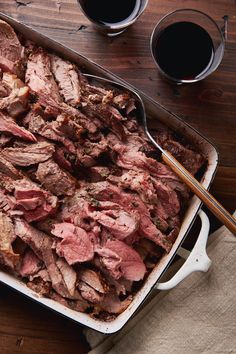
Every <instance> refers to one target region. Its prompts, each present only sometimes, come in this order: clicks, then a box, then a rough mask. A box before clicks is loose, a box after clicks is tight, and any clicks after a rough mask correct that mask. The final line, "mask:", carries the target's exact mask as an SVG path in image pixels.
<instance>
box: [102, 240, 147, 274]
mask: <svg viewBox="0 0 236 354" xmlns="http://www.w3.org/2000/svg"><path fill="white" fill-rule="evenodd" d="M96 252H97V253H98V254H99V255H100V256H101V257H102V259H101V261H102V264H104V266H105V267H106V268H107V269H108V270H109V271H110V272H112V273H111V275H112V276H113V277H114V278H116V279H119V278H120V277H122V276H123V277H124V278H126V279H128V280H131V281H139V280H141V279H143V277H144V275H145V273H146V267H145V265H144V263H143V261H142V259H141V257H140V256H139V254H138V253H137V252H136V251H134V249H133V248H131V247H129V246H128V245H126V244H125V243H124V242H121V241H118V240H114V241H113V240H108V241H107V243H106V244H105V246H104V247H103V248H99V247H98V248H97V249H96ZM114 255H116V259H115V261H114ZM113 270H114V271H115V272H113ZM114 275H115V276H114Z"/></svg>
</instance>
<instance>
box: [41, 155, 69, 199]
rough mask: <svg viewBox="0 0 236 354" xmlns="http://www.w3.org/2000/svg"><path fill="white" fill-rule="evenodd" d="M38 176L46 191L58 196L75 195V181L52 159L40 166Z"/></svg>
mask: <svg viewBox="0 0 236 354" xmlns="http://www.w3.org/2000/svg"><path fill="white" fill-rule="evenodd" d="M36 176H37V178H38V180H39V181H40V182H41V183H42V185H43V186H44V187H45V188H46V189H48V190H49V191H50V192H52V193H53V194H55V195H57V196H60V195H73V194H74V192H75V187H76V181H75V179H74V178H73V177H72V176H71V175H70V174H69V173H68V172H66V171H63V170H62V169H61V168H60V167H59V166H58V164H57V163H56V162H54V161H53V160H52V159H50V160H48V161H46V162H42V163H40V164H39V167H38V170H37V172H36Z"/></svg>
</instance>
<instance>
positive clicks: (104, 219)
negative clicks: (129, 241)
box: [89, 209, 139, 240]
mask: <svg viewBox="0 0 236 354" xmlns="http://www.w3.org/2000/svg"><path fill="white" fill-rule="evenodd" d="M89 216H90V217H91V218H93V219H94V220H96V221H98V222H99V224H101V225H103V226H104V227H105V228H106V229H108V230H109V232H110V233H111V234H112V235H113V236H115V237H116V238H117V239H118V240H124V239H125V238H126V237H128V236H130V235H132V234H133V233H134V232H135V231H136V230H137V229H138V226H139V220H138V218H137V217H136V218H135V217H134V216H131V215H130V214H128V213H127V212H125V211H124V210H119V209H118V210H114V209H113V210H112V209H110V210H104V211H94V212H92V213H90V214H89Z"/></svg>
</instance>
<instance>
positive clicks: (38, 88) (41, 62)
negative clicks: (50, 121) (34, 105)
mask: <svg viewBox="0 0 236 354" xmlns="http://www.w3.org/2000/svg"><path fill="white" fill-rule="evenodd" d="M25 81H26V83H27V84H28V85H29V87H30V89H31V90H32V91H33V92H36V93H37V94H38V95H39V97H40V96H42V97H43V98H45V99H46V100H47V98H48V101H50V100H52V101H55V102H61V101H62V99H61V97H60V94H59V90H58V87H57V84H56V82H55V80H54V78H53V75H52V73H51V63H50V57H49V55H48V54H47V53H46V52H45V51H44V50H43V49H42V48H37V49H35V50H33V52H32V53H31V55H30V56H29V58H28V61H27V69H26V73H25Z"/></svg>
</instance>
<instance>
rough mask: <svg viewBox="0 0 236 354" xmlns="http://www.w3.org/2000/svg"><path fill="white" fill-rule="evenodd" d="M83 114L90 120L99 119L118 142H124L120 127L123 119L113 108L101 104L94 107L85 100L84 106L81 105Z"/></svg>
mask: <svg viewBox="0 0 236 354" xmlns="http://www.w3.org/2000/svg"><path fill="white" fill-rule="evenodd" d="M83 112H85V114H87V115H88V116H89V117H91V118H93V117H96V118H98V119H100V120H101V121H102V122H103V123H104V125H105V126H106V127H109V128H110V129H111V130H112V132H113V133H114V134H116V135H117V137H118V138H119V139H120V140H123V141H125V139H126V134H125V130H124V127H123V125H122V120H124V117H123V116H122V115H121V114H120V113H119V111H118V110H117V109H116V108H115V107H112V106H110V105H103V104H96V105H94V104H91V103H90V102H89V100H87V101H86V103H85V105H83Z"/></svg>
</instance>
